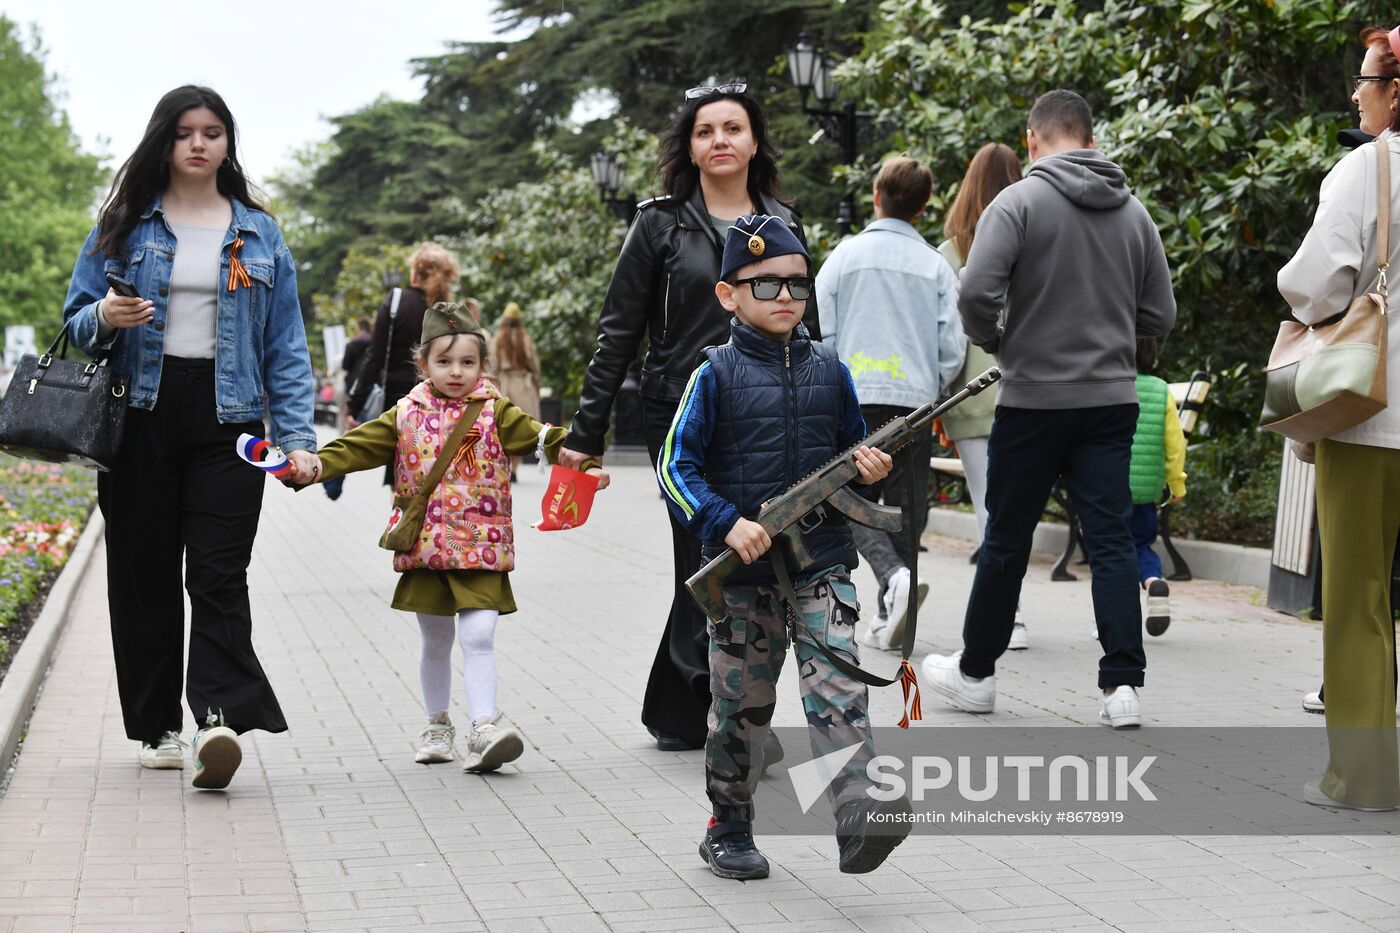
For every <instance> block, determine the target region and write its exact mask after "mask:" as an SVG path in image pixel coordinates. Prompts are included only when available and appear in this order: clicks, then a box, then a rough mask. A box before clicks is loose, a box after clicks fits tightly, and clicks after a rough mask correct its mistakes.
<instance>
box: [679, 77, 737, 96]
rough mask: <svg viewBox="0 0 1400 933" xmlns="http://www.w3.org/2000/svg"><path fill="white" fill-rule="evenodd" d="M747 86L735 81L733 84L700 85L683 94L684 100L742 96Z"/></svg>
mask: <svg viewBox="0 0 1400 933" xmlns="http://www.w3.org/2000/svg"><path fill="white" fill-rule="evenodd" d="M748 89H749V86H748V85H747V84H746V83H744V82H743V81H736V82H735V83H733V84H716V85H714V86H711V85H708V84H701V85H698V86H696V87H693V88H691V89H690V90H688V91H686V92H685V99H686V100H700V99H701V98H702V97H718V96H720V95H721V94H743V93H744V92H745V91H747V90H748Z"/></svg>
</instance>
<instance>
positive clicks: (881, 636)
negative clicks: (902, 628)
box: [856, 619, 893, 651]
mask: <svg viewBox="0 0 1400 933" xmlns="http://www.w3.org/2000/svg"><path fill="white" fill-rule="evenodd" d="M877 622H878V623H879V625H878V626H877V625H876V623H877ZM889 635H890V624H889V620H887V619H875V620H873V621H871V623H870V624H869V625H858V626H856V643H857V644H861V645H864V646H865V647H867V648H879V649H880V650H881V651H888V650H889V649H890V647H891V645H892V644H893V643H892V642H891V641H890V637H889Z"/></svg>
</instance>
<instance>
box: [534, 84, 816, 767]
mask: <svg viewBox="0 0 1400 933" xmlns="http://www.w3.org/2000/svg"><path fill="white" fill-rule="evenodd" d="M659 173H660V175H661V177H662V179H663V184H664V186H665V188H666V193H665V194H664V195H662V196H661V197H658V198H653V199H651V200H650V201H643V202H642V203H641V204H640V205H638V208H637V217H636V219H635V220H634V221H633V222H632V228H631V229H630V230H628V231H627V239H626V240H625V241H624V242H623V244H622V253H621V255H620V256H618V259H617V268H616V269H615V270H614V272H613V277H612V282H611V283H610V284H609V285H608V293H607V295H606V296H605V297H604V299H603V307H602V310H601V311H600V312H599V313H598V350H597V352H596V353H594V354H593V359H592V361H590V362H589V364H588V370H587V372H586V373H585V374H584V381H583V392H582V394H581V396H580V398H579V408H578V413H577V414H576V415H574V419H573V423H572V424H571V425H570V428H569V437H568V440H567V441H566V442H565V445H564V450H563V451H561V452H560V455H559V462H560V463H562V464H564V465H565V466H568V467H573V468H575V469H577V468H578V467H579V465H580V464H582V463H583V461H584V459H585V458H586V457H595V458H598V457H601V456H602V454H603V447H604V443H603V439H604V437H605V436H606V434H607V432H608V420H609V417H610V415H611V413H612V406H613V400H614V399H615V398H616V397H617V391H618V388H619V387H620V386H621V385H622V380H623V378H624V377H625V376H626V375H627V368H628V367H629V366H631V365H632V363H633V361H634V360H636V359H637V354H638V353H639V352H640V351H641V348H642V344H643V341H644V340H645V343H646V361H645V363H644V364H643V366H642V387H641V388H642V419H643V422H644V424H643V431H644V432H645V434H646V442H647V452H648V453H649V454H650V455H651V460H652V464H653V465H655V463H656V459H657V457H658V455H659V454H660V452H661V445H662V443H663V442H664V441H665V439H666V435H667V433H668V432H669V431H670V429H671V420H672V417H673V416H674V415H675V413H676V407H677V405H678V404H679V403H680V398H681V394H682V393H683V392H684V391H685V387H686V382H687V381H688V380H689V379H690V374H691V372H692V371H693V370H694V369H695V366H696V364H697V363H698V361H699V358H700V351H701V350H703V349H704V348H705V347H711V346H718V345H720V344H722V343H724V342H725V341H726V340H728V339H729V320H730V315H729V312H727V311H725V309H724V308H723V306H721V305H720V303H719V299H718V298H716V297H715V282H717V281H718V280H719V277H720V276H719V271H720V258H721V255H722V253H723V248H724V237H725V233H726V231H727V230H728V229H729V227H731V226H732V225H733V224H734V222H735V220H736V219H737V218H739V217H740V216H745V215H749V214H768V215H772V216H774V217H776V218H778V222H780V223H784V224H787V226H788V227H789V229H790V230H791V231H792V232H793V234H794V235H795V236H796V237H797V238H798V240H799V241H801V242H803V243H804V244H805V242H806V240H805V238H804V235H803V232H802V224H801V222H800V220H799V218H798V216H797V214H796V213H795V212H794V211H793V210H791V209H790V208H789V207H788V206H787V205H786V204H784V203H783V202H781V201H779V200H778V189H779V180H778V163H777V153H776V151H775V150H774V148H773V144H772V143H771V142H769V140H768V124H767V121H766V120H765V119H764V116H763V111H762V109H761V108H760V107H759V106H758V102H757V101H756V100H754V99H753V98H752V97H750V96H749V94H748V85H747V84H744V83H742V82H736V83H733V84H722V85H719V86H716V87H709V86H704V87H693V88H691V89H690V90H688V91H686V92H685V101H684V103H683V104H682V106H681V110H680V113H679V115H678V116H677V117H676V119H675V121H674V122H673V123H672V124H671V128H670V129H669V130H668V131H667V132H666V135H665V136H664V137H663V138H662V140H661V164H660V166H659ZM813 304H815V302H813V301H808V302H807V305H808V307H807V312H806V317H805V318H804V322H805V323H806V325H807V328H808V330H809V331H813V330H815V328H816V326H817V324H816V322H817V315H816V313H815V312H814V310H813V308H812V307H811V306H812V305H813ZM812 336H813V338H814V339H816V338H817V337H818V336H819V335H818V334H816V333H813V334H812ZM668 518H669V519H670V523H671V554H672V564H673V570H674V577H675V579H674V589H673V593H672V597H671V608H670V614H669V615H668V616H667V619H666V630H665V632H664V633H663V634H662V636H661V643H660V644H659V645H658V646H657V649H656V658H655V660H654V661H653V662H652V668H651V676H650V677H649V678H648V679H647V690H646V696H645V697H644V698H643V700H642V722H643V723H644V724H645V725H646V726H647V728H648V730H649V731H650V732H651V734H652V736H653V737H654V738H655V739H656V744H657V747H659V748H662V749H666V750H672V751H674V750H679V749H686V748H700V747H702V746H703V745H704V744H705V735H706V722H705V717H706V714H707V712H708V710H709V708H710V670H709V661H708V658H707V654H708V651H709V636H708V635H707V633H706V630H705V614H704V613H703V612H701V611H700V607H699V606H697V605H696V603H695V600H694V599H692V598H691V596H690V592H689V591H688V590H686V588H685V581H686V580H687V579H689V578H690V576H691V575H693V574H694V573H695V572H696V571H697V570H699V569H700V541H699V539H697V538H696V537H695V536H694V535H692V534H691V533H690V532H689V531H687V530H686V529H685V526H684V525H682V524H681V523H680V522H678V521H677V520H676V518H675V516H674V515H670V514H669V513H668Z"/></svg>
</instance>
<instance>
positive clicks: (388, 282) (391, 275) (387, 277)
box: [380, 269, 403, 288]
mask: <svg viewBox="0 0 1400 933" xmlns="http://www.w3.org/2000/svg"><path fill="white" fill-rule="evenodd" d="M380 280H381V281H382V282H383V283H384V287H385V288H398V287H399V286H400V285H401V284H403V271H402V270H400V269H385V270H384V274H383V275H382V276H380Z"/></svg>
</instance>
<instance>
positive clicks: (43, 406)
mask: <svg viewBox="0 0 1400 933" xmlns="http://www.w3.org/2000/svg"><path fill="white" fill-rule="evenodd" d="M71 323H72V322H71V320H70V321H69V322H68V323H65V324H64V325H63V329H62V330H60V331H59V332H58V336H57V337H55V338H54V341H53V343H51V344H49V349H48V352H47V353H45V354H43V355H42V356H38V357H36V356H34V355H33V354H32V353H30V354H25V356H24V357H22V358H21V359H20V361H19V365H18V366H16V367H15V372H14V376H13V378H12V379H11V380H10V388H9V391H7V392H6V393H5V398H4V400H3V401H0V450H3V451H4V452H5V453H7V454H11V455H13V456H16V457H22V458H24V459H26V460H47V461H50V462H52V463H77V464H80V465H82V466H85V467H90V468H93V469H98V470H110V469H111V468H112V464H113V463H115V462H116V459H117V451H118V450H119V449H120V448H121V442H122V425H123V424H124V423H125V422H126V405H127V388H128V385H129V380H128V379H127V377H126V376H125V375H123V374H121V373H117V372H113V370H112V367H110V366H108V365H107V359H108V356H109V355H110V352H111V351H110V349H108V350H103V351H101V352H100V353H99V354H98V356H97V359H95V360H93V361H91V362H79V361H77V360H70V359H68V358H67V357H68V327H69V324H71Z"/></svg>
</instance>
